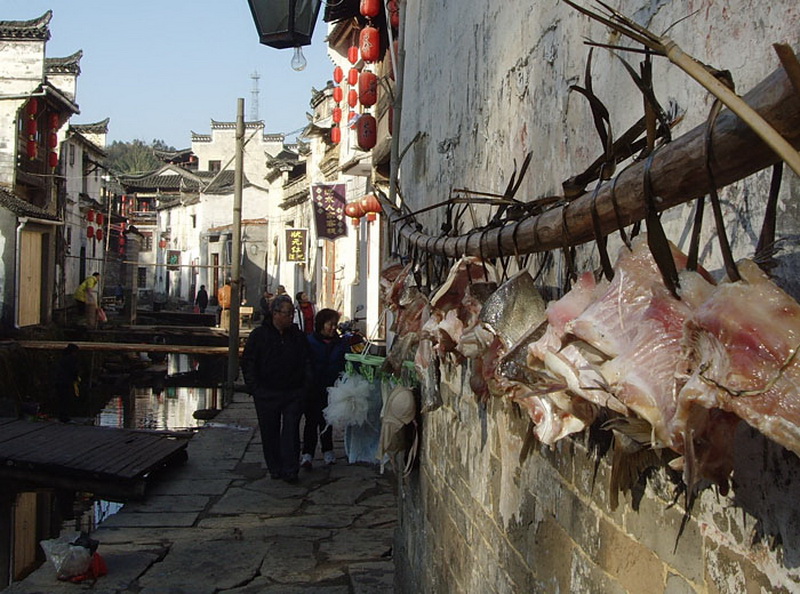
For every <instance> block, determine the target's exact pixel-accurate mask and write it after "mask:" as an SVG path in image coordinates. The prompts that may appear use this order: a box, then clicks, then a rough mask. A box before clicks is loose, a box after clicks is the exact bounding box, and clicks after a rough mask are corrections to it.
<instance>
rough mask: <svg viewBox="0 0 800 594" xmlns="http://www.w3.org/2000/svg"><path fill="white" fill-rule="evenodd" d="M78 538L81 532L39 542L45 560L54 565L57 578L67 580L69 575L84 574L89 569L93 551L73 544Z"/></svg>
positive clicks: (78, 540)
mask: <svg viewBox="0 0 800 594" xmlns="http://www.w3.org/2000/svg"><path fill="white" fill-rule="evenodd" d="M80 539H81V534H80V533H78V532H76V533H73V534H67V535H62V536H59V537H58V538H53V539H50V540H43V541H41V542H40V543H39V544H40V545H41V547H42V550H43V551H44V555H45V557H46V558H47V561H49V562H50V563H52V564H53V567H55V570H56V577H58V579H60V580H68V579H69V578H71V577H74V576H78V575H82V574H85V573H86V571H87V570H88V569H89V565H90V564H91V562H92V554H93V551H90V550H89V548H87V547H86V546H83V545H81V544H73V543H74V542H80Z"/></svg>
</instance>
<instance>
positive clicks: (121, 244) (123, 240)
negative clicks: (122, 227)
mask: <svg viewBox="0 0 800 594" xmlns="http://www.w3.org/2000/svg"><path fill="white" fill-rule="evenodd" d="M118 243H119V245H120V246H123V245H125V236H124V235H120V236H119V242H118Z"/></svg>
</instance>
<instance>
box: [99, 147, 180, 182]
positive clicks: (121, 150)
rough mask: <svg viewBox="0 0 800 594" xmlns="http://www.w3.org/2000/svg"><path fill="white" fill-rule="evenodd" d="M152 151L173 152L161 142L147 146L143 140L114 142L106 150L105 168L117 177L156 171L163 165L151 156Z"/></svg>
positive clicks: (153, 155)
mask: <svg viewBox="0 0 800 594" xmlns="http://www.w3.org/2000/svg"><path fill="white" fill-rule="evenodd" d="M153 149H158V150H162V151H174V150H175V148H173V147H171V146H168V145H167V144H166V143H165V142H164V141H163V140H153V142H152V143H150V144H148V143H146V142H145V141H143V140H138V139H137V140H132V141H130V142H120V141H119V140H115V141H114V142H112V143H111V146H109V147H107V148H106V152H107V153H108V157H107V158H106V166H107V167H108V168H109V169H110V170H111V171H113V172H114V173H116V174H117V175H136V174H139V173H147V172H148V171H153V170H154V169H158V168H159V167H160V166H161V165H163V164H164V163H163V162H162V161H161V160H160V159H158V157H156V156H155V154H153Z"/></svg>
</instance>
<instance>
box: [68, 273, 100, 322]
mask: <svg viewBox="0 0 800 594" xmlns="http://www.w3.org/2000/svg"><path fill="white" fill-rule="evenodd" d="M99 284H100V273H99V272H95V273H94V274H92V276H90V277H88V278H87V279H86V280H84V281H83V282H82V283H81V284H80V285H78V288H77V289H75V293H74V294H73V297H74V298H75V305H76V306H77V308H78V313H79V314H85V315H86V324H87V325H88V326H89V327H90V328H94V327H95V325H96V323H97V286H98V285H99Z"/></svg>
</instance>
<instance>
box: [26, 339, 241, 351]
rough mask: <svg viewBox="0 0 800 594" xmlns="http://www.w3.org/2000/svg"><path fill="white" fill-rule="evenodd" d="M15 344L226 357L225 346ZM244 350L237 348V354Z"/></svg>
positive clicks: (122, 343) (48, 342) (78, 341)
mask: <svg viewBox="0 0 800 594" xmlns="http://www.w3.org/2000/svg"><path fill="white" fill-rule="evenodd" d="M16 343H17V344H18V345H19V346H21V347H22V348H24V349H40V350H51V351H59V350H62V349H64V348H65V347H66V346H67V345H68V344H75V345H78V347H79V348H80V349H81V350H83V351H117V352H122V351H125V352H132V353H182V354H187V355H227V354H228V352H229V349H228V347H226V346H194V345H181V344H158V343H154V344H150V343H130V342H95V341H88V340H72V341H66V340H61V341H59V340H18V341H16ZM243 350H244V347H243V346H241V345H240V346H239V353H240V354H241V352H242V351H243Z"/></svg>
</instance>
